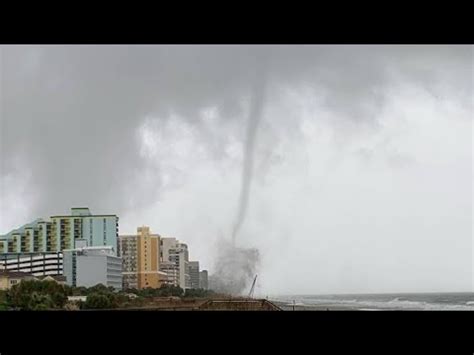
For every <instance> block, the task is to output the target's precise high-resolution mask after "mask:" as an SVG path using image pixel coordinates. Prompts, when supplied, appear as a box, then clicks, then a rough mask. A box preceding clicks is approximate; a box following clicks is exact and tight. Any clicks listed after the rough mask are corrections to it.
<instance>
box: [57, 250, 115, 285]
mask: <svg viewBox="0 0 474 355" xmlns="http://www.w3.org/2000/svg"><path fill="white" fill-rule="evenodd" d="M63 254H64V257H63V258H64V267H63V268H64V276H65V277H66V282H67V284H68V285H70V286H74V287H80V286H84V287H92V286H95V285H97V284H103V285H105V286H107V287H113V288H115V289H117V290H121V289H122V259H121V258H120V257H117V256H116V254H115V252H114V250H113V248H112V247H111V246H105V247H83V248H79V249H70V250H64V252H63Z"/></svg>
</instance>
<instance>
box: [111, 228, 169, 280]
mask: <svg viewBox="0 0 474 355" xmlns="http://www.w3.org/2000/svg"><path fill="white" fill-rule="evenodd" d="M119 245H120V247H119V249H120V255H121V256H122V259H123V276H124V288H136V289H143V288H148V287H150V288H159V287H161V284H162V283H163V282H164V281H166V279H167V278H166V274H165V273H164V272H162V271H160V255H161V253H160V236H159V235H158V234H152V233H150V228H149V227H146V226H143V227H138V228H137V234H136V235H122V236H120V237H119Z"/></svg>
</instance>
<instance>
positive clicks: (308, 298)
mask: <svg viewBox="0 0 474 355" xmlns="http://www.w3.org/2000/svg"><path fill="white" fill-rule="evenodd" d="M272 299H273V300H274V301H277V302H278V303H280V304H282V305H285V306H286V307H284V308H287V309H291V307H292V306H293V305H294V306H295V307H297V308H298V309H304V310H312V309H314V310H316V309H319V310H320V309H324V308H327V309H329V310H331V309H348V310H351V309H352V310H361V311H362V310H363V311H378V310H420V311H422V310H440V311H443V310H446V311H474V293H470V292H466V293H410V294H396V293H391V294H359V295H319V296H318V295H299V296H278V297H273V298H272Z"/></svg>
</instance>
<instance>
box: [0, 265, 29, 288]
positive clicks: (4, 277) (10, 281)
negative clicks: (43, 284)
mask: <svg viewBox="0 0 474 355" xmlns="http://www.w3.org/2000/svg"><path fill="white" fill-rule="evenodd" d="M23 280H35V277H34V276H33V275H32V274H29V273H26V272H19V271H4V270H0V290H3V291H4V290H9V289H10V288H11V287H12V286H14V285H17V284H19V283H20V282H21V281H23Z"/></svg>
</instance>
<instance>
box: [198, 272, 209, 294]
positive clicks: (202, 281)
mask: <svg viewBox="0 0 474 355" xmlns="http://www.w3.org/2000/svg"><path fill="white" fill-rule="evenodd" d="M199 288H203V289H205V290H208V289H209V281H208V275H207V270H202V271H201V272H199Z"/></svg>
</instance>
